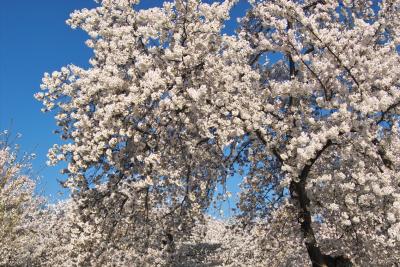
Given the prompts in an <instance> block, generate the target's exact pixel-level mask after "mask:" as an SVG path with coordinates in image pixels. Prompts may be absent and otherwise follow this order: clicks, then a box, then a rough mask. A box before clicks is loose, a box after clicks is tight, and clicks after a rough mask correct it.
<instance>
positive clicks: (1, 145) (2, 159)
mask: <svg viewBox="0 0 400 267" xmlns="http://www.w3.org/2000/svg"><path fill="white" fill-rule="evenodd" d="M32 157H34V155H23V156H22V155H20V154H19V153H18V146H17V145H13V144H12V140H11V137H10V134H9V132H8V131H3V132H0V255H1V257H0V265H1V266H22V265H26V264H30V263H31V260H30V259H31V258H33V257H34V256H32V254H34V251H35V249H34V248H35V245H36V244H35V243H34V242H33V240H34V239H35V236H36V235H37V232H36V230H37V229H36V228H35V227H34V226H33V223H32V222H33V217H34V216H35V214H36V213H37V211H38V208H39V206H40V205H41V204H42V203H43V200H42V199H41V198H39V197H36V196H35V194H34V189H35V186H36V183H35V181H34V180H33V179H32V178H31V177H30V176H29V170H30V167H31V166H30V160H31V159H32Z"/></svg>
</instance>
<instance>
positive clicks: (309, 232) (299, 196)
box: [290, 140, 353, 267]
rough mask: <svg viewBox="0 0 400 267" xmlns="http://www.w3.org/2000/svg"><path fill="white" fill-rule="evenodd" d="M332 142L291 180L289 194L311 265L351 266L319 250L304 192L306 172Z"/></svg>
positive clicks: (337, 257)
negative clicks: (294, 203) (296, 208)
mask: <svg viewBox="0 0 400 267" xmlns="http://www.w3.org/2000/svg"><path fill="white" fill-rule="evenodd" d="M332 144H333V143H332V141H331V140H328V141H327V143H326V144H325V146H324V147H323V148H322V149H321V150H320V151H318V153H317V154H316V156H315V157H314V158H313V159H311V161H310V163H309V164H307V165H305V166H304V168H303V170H302V172H301V173H300V176H299V181H298V182H294V181H293V182H291V184H290V194H291V197H292V198H293V199H294V200H296V201H297V203H298V207H299V222H300V225H301V231H302V232H303V236H304V240H305V245H306V248H307V252H308V256H309V257H310V260H311V262H312V266H313V267H320V266H327V267H351V266H353V264H352V263H351V260H350V259H348V258H346V257H344V256H331V255H326V254H323V253H322V252H321V249H320V247H319V246H318V244H317V240H316V238H315V234H314V230H313V228H312V221H311V213H310V211H309V208H308V207H309V204H310V199H309V198H308V196H307V192H306V182H307V177H308V174H309V172H310V170H311V167H312V165H313V164H314V162H315V161H316V160H317V159H318V158H319V157H320V155H321V154H322V153H323V152H324V150H325V149H327V148H328V147H329V146H331V145H332Z"/></svg>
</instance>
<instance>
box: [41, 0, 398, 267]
mask: <svg viewBox="0 0 400 267" xmlns="http://www.w3.org/2000/svg"><path fill="white" fill-rule="evenodd" d="M235 2H236V1H224V2H222V3H219V2H218V3H213V4H206V3H202V2H201V1H200V0H198V1H197V0H185V1H184V0H176V1H173V2H165V3H164V5H163V6H162V7H160V8H151V9H147V10H137V8H136V5H137V4H138V1H136V0H103V1H101V5H100V6H99V7H97V8H94V9H92V10H87V9H84V10H81V11H76V12H74V13H73V14H72V15H71V18H70V19H69V20H68V23H69V24H70V25H71V26H72V27H73V28H77V27H80V28H82V29H83V30H85V31H86V32H87V33H88V34H89V36H90V39H89V40H88V41H87V45H88V46H89V47H91V48H92V49H93V51H94V56H93V58H92V59H91V60H90V63H91V67H90V68H88V69H86V70H85V69H82V68H79V67H77V66H74V65H69V66H67V67H63V68H62V69H61V71H55V72H53V73H52V74H51V75H50V74H45V77H44V78H43V84H42V89H43V90H44V92H41V93H38V94H36V97H37V98H38V99H39V100H41V101H42V102H43V103H44V105H45V110H52V109H57V110H58V114H57V116H56V119H57V123H58V125H59V126H60V130H61V134H62V137H63V138H64V139H66V140H68V141H69V143H66V144H64V145H55V147H54V148H53V149H52V151H51V152H50V153H49V158H50V163H52V164H55V163H56V162H58V161H60V160H66V161H67V162H68V168H67V170H65V172H66V173H68V174H69V178H68V180H67V181H66V182H65V185H66V186H69V187H70V188H71V189H72V191H73V197H74V199H75V201H76V204H77V205H78V208H77V209H76V211H77V212H78V213H79V215H80V216H77V217H76V220H77V222H76V225H79V229H80V233H81V239H80V240H81V243H80V245H77V247H79V248H80V249H81V252H80V253H82V254H80V255H81V258H80V259H79V261H80V264H87V265H95V264H96V262H95V261H96V260H99V258H100V256H101V255H104V253H106V252H107V249H110V248H112V247H114V246H118V244H122V243H124V242H125V241H126V242H125V244H127V246H131V247H134V248H135V249H139V250H141V251H142V253H143V255H149V254H146V253H148V251H149V250H151V251H153V252H154V251H166V252H168V255H174V253H175V252H176V248H177V244H178V243H180V242H183V241H184V240H185V238H188V237H189V236H190V234H191V232H192V229H193V226H194V224H195V223H196V222H199V221H200V222H201V221H204V220H205V219H204V215H205V211H206V209H207V208H208V207H209V205H210V204H211V203H212V201H213V197H214V196H215V190H216V186H217V185H218V184H222V185H223V186H225V184H226V179H227V178H228V177H229V176H230V175H231V174H233V173H235V172H240V173H242V174H243V176H244V177H245V178H244V179H243V182H242V184H241V189H242V190H241V194H240V201H239V203H238V208H239V216H238V218H237V220H236V221H237V222H238V223H237V224H238V226H241V227H242V228H243V229H244V230H243V231H250V232H251V231H252V232H251V233H253V234H254V233H257V231H255V230H252V229H270V230H268V231H270V234H271V236H272V237H274V239H275V240H276V242H278V244H279V246H280V247H284V248H285V249H283V250H281V251H280V252H282V253H279V252H278V250H277V249H276V247H274V246H275V245H276V244H275V243H274V242H272V243H270V242H268V240H265V239H264V237H265V236H263V235H264V233H265V232H263V231H258V233H259V234H254V235H253V236H252V237H251V238H253V239H254V240H258V241H260V242H258V243H257V244H259V246H258V249H259V252H257V253H258V254H257V253H256V254H249V257H257V258H259V259H261V258H267V259H268V258H269V259H270V260H271V262H275V263H276V262H278V265H281V266H282V265H285V264H287V262H288V261H290V260H291V259H293V260H294V261H296V260H297V261H298V262H297V263H296V264H297V265H305V264H307V263H306V262H307V261H306V260H305V259H304V257H299V256H300V255H303V254H304V253H307V254H308V258H309V262H310V263H311V264H312V265H313V266H351V265H353V264H361V265H366V264H367V265H369V264H372V265H381V266H387V265H393V264H395V263H397V262H399V261H400V258H399V257H400V256H399V255H400V248H399V244H400V187H399V171H400V161H399V159H400V157H399V156H400V139H399V116H398V111H399V107H400V104H399V103H400V84H399V78H400V67H399V63H400V62H399V61H400V57H399V52H398V51H399V41H400V25H399V23H400V12H399V11H400V1H398V0H383V1H330V0H323V1H319V0H313V1H303V0H302V1H297V0H274V1H272V0H271V1H250V2H251V8H250V9H249V10H248V12H247V15H246V16H245V17H244V18H242V19H241V21H240V27H239V28H238V30H237V32H236V34H235V35H232V36H229V35H226V34H223V33H222V32H223V27H224V23H225V22H226V21H227V20H228V19H229V12H230V10H231V8H232V7H233V6H234V4H235ZM277 58H278V59H279V60H277ZM260 225H261V226H260ZM260 227H261V228H260ZM121 229H125V230H124V231H121ZM278 229H279V230H278ZM266 231H267V230H266ZM278 231H281V232H278ZM123 233H126V234H123ZM128 233H129V234H128ZM244 233H245V232H244ZM244 238H250V237H244ZM123 240H125V241H123ZM138 240H142V241H141V242H138ZM261 240H264V241H263V242H261ZM274 244H275V245H274ZM153 252H152V253H153ZM154 253H156V252H154ZM157 253H158V252H157ZM268 253H270V254H268ZM162 255H163V254H162ZM242 255H243V254H242ZM251 255H253V256H251ZM264 256H265V257H264ZM161 258H162V259H163V260H166V262H164V263H159V264H160V265H161V264H172V263H171V262H168V260H171V261H173V260H174V259H167V258H166V257H164V256H162V257H161ZM105 260H107V259H105ZM252 260H253V259H252ZM255 260H257V259H255ZM150 264H153V265H156V263H155V262H153V263H150ZM255 264H256V266H257V264H261V263H255ZM233 266H235V265H233Z"/></svg>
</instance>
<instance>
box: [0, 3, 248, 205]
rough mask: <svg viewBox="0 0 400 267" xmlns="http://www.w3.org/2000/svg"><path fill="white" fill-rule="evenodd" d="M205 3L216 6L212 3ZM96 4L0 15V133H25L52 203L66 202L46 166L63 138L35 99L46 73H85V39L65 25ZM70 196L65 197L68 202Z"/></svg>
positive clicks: (7, 9)
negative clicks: (76, 69) (73, 69)
mask: <svg viewBox="0 0 400 267" xmlns="http://www.w3.org/2000/svg"><path fill="white" fill-rule="evenodd" d="M204 2H213V1H212V0H208V1H204ZM161 3H162V1H161V0H145V1H143V3H142V4H141V7H144V8H147V7H150V6H154V5H160V4H161ZM95 6H96V3H95V2H94V1H93V0H35V1H22V0H14V1H3V2H2V6H1V9H0V130H3V129H10V130H11V132H12V133H14V134H16V133H21V134H22V138H21V139H20V140H18V143H19V144H20V145H21V150H22V151H26V152H31V151H33V152H35V153H36V154H37V158H36V159H35V160H34V162H33V173H34V175H35V176H38V177H40V183H39V189H38V190H39V191H40V192H41V193H43V194H44V195H46V196H49V197H50V199H52V200H56V199H60V198H63V196H62V195H60V194H58V193H59V192H60V190H61V187H60V186H59V184H58V182H57V179H62V176H61V174H60V173H59V170H60V169H61V168H62V165H59V166H56V167H49V166H46V163H45V162H46V154H47V151H48V149H49V148H50V147H51V146H52V145H53V144H55V143H60V142H61V140H60V138H59V137H58V136H57V135H55V134H53V131H54V130H56V125H55V120H54V114H49V113H46V114H44V113H42V112H41V111H40V109H41V107H42V105H41V103H40V102H38V101H36V100H35V99H34V98H33V94H34V93H36V92H38V91H39V90H40V89H39V85H40V83H41V78H42V76H43V73H44V72H52V71H54V70H58V69H60V68H61V67H62V66H65V65H67V64H71V63H73V64H75V65H78V66H82V67H87V66H88V65H89V64H88V60H89V58H90V56H91V50H90V49H89V48H87V47H86V46H85V44H84V41H85V40H86V39H87V36H86V34H85V33H84V32H83V31H80V30H72V29H70V28H69V26H68V25H66V23H65V20H66V19H67V18H68V17H69V14H70V13H71V12H72V11H74V10H76V9H82V8H92V7H95ZM246 7H247V6H246V4H245V3H244V1H241V3H240V4H239V5H238V6H236V8H235V9H234V10H233V12H232V21H231V22H229V23H228V25H227V32H229V33H232V32H233V29H234V28H235V24H236V23H235V20H236V18H237V17H238V16H242V15H243V14H244V10H245V8H246ZM65 195H66V194H64V197H65Z"/></svg>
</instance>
